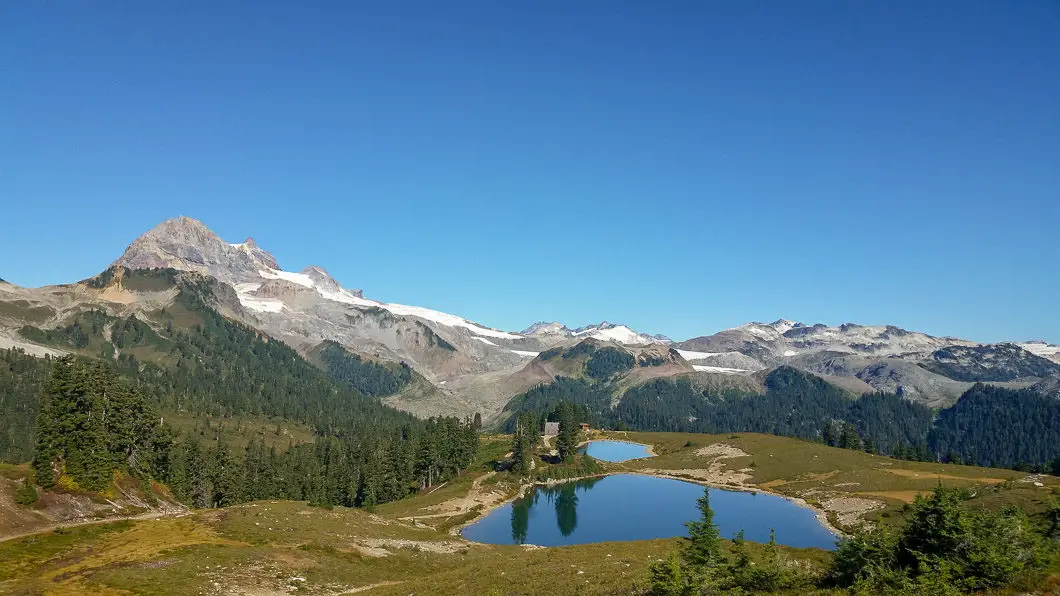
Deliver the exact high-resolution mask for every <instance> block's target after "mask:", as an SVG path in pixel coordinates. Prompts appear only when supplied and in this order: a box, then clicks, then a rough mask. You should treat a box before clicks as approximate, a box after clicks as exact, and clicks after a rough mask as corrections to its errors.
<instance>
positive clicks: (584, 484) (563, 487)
mask: <svg viewBox="0 0 1060 596" xmlns="http://www.w3.org/2000/svg"><path fill="white" fill-rule="evenodd" d="M601 480H603V478H602V477H600V478H587V479H585V480H578V481H576V482H565V483H563V484H557V485H555V486H539V487H536V488H534V489H533V490H532V491H530V494H529V495H527V496H526V497H523V498H522V499H516V500H515V502H513V503H512V540H513V541H514V542H515V543H516V544H523V543H525V542H526V533H527V529H528V527H529V526H530V510H531V509H532V508H533V507H534V506H535V505H537V503H538V499H540V498H541V495H542V494H544V495H545V499H546V500H547V501H548V502H549V503H552V505H553V506H554V507H555V509H556V525H558V526H559V531H560V534H562V535H564V536H570V535H571V534H573V533H574V529H575V528H577V527H578V494H577V491H579V490H580V491H587V490H589V489H591V488H592V487H593V486H595V485H596V483H597V482H600V481H601Z"/></svg>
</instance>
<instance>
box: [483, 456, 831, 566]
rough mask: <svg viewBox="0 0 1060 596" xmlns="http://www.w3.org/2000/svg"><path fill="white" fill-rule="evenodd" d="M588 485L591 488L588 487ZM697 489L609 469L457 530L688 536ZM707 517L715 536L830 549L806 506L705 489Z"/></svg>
mask: <svg viewBox="0 0 1060 596" xmlns="http://www.w3.org/2000/svg"><path fill="white" fill-rule="evenodd" d="M590 489H592V490H590ZM701 496H703V487H702V486H700V485H698V484H692V483H688V482H682V481H680V480H673V479H670V478H657V477H653V476H640V475H630V474H616V475H612V476H604V477H601V478H593V479H589V480H581V481H577V482H571V483H565V484H559V485H555V486H541V487H537V488H535V489H533V490H531V491H530V493H529V494H528V495H527V496H525V497H523V498H521V499H517V500H515V501H513V502H511V503H506V504H504V505H502V506H500V507H498V508H497V509H496V510H494V511H493V512H491V513H490V514H488V515H486V516H485V517H484V518H482V519H480V520H478V521H476V522H475V523H473V524H471V525H470V526H468V527H466V528H464V530H463V531H462V534H463V535H464V537H465V538H467V539H469V540H474V541H476V542H486V543H489V544H536V545H539V546H563V545H569V544H585V543H589V542H608V541H615V540H648V539H652V538H668V537H672V536H684V535H686V534H687V528H685V522H687V521H689V520H692V519H696V518H698V517H699V511H698V510H697V509H696V499H698V498H699V497H701ZM710 504H711V507H712V508H713V509H714V514H715V517H714V522H715V523H716V524H718V530H719V531H720V532H721V535H722V536H732V535H733V534H734V533H735V532H738V531H741V530H743V531H744V532H745V533H746V537H747V539H748V540H751V541H754V542H766V541H768V540H769V533H770V530H771V529H775V530H776V537H777V542H778V543H780V544H785V545H788V546H796V547H808V546H813V547H818V548H825V549H831V548H834V545H835V536H833V535H832V534H831V533H830V532H829V531H828V530H827V529H826V528H825V527H823V526H822V525H821V524H820V522H819V521H818V520H817V517H816V516H815V515H814V512H813V511H811V510H810V509H807V508H804V507H799V506H798V505H796V504H794V503H792V502H791V501H788V500H787V499H783V498H780V497H778V496H774V495H769V494H762V493H758V494H753V493H742V492H733V491H726V490H721V489H710Z"/></svg>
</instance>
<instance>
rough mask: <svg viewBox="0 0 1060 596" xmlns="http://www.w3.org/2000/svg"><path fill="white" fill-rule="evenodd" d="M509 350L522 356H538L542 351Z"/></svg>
mask: <svg viewBox="0 0 1060 596" xmlns="http://www.w3.org/2000/svg"><path fill="white" fill-rule="evenodd" d="M508 351H509V352H511V353H512V354H518V355H520V356H527V357H529V358H537V355H538V354H540V353H541V352H527V351H524V350H508Z"/></svg>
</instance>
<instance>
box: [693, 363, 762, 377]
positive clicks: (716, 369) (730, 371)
mask: <svg viewBox="0 0 1060 596" xmlns="http://www.w3.org/2000/svg"><path fill="white" fill-rule="evenodd" d="M692 368H694V369H696V370H698V371H700V372H711V373H720V374H723V375H742V374H744V373H749V372H751V371H749V370H747V369H744V368H725V367H724V366H704V365H702V364H693V365H692Z"/></svg>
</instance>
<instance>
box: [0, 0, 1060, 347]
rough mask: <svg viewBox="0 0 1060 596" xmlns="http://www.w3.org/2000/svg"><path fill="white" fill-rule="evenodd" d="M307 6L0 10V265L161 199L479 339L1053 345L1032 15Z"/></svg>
mask: <svg viewBox="0 0 1060 596" xmlns="http://www.w3.org/2000/svg"><path fill="white" fill-rule="evenodd" d="M163 4H166V6H162V5H163ZM304 4H308V3H293V2H246V3H237V2H219V3H218V2H180V3H143V2H107V3H54V2H52V3H43V2H28V3H15V4H11V5H9V6H7V7H5V9H4V12H5V14H4V17H3V19H2V20H0V60H2V62H0V64H2V72H3V78H4V81H5V82H4V91H3V92H2V94H0V131H2V132H0V202H2V205H3V209H2V213H3V219H2V222H3V223H2V227H0V230H2V234H0V276H2V277H3V278H5V279H8V280H9V281H12V282H14V283H18V284H20V285H25V286H37V285H43V284H51V283H60V282H68V281H72V280H76V279H82V278H85V277H88V276H90V275H93V274H95V273H97V272H99V271H101V270H102V269H104V268H105V267H106V266H107V265H108V263H110V262H111V261H112V260H114V259H115V258H117V256H118V255H119V254H120V253H121V251H122V250H123V249H124V247H125V246H126V245H127V244H128V243H129V242H131V241H132V240H133V239H134V238H135V237H136V236H137V235H139V234H140V233H142V232H143V231H145V230H147V229H148V228H150V227H152V226H153V225H155V224H157V223H159V222H160V221H162V220H164V219H166V218H168V217H173V216H176V215H187V216H191V217H195V218H198V219H201V220H203V221H204V222H205V223H206V224H207V225H208V226H210V227H211V228H213V229H214V230H215V231H217V232H218V233H219V234H221V236H222V237H224V238H226V239H229V240H231V241H233V242H237V241H241V240H243V239H244V238H245V237H247V236H253V237H254V238H255V239H256V240H257V241H258V243H259V244H260V245H262V246H263V247H265V248H267V249H269V250H271V251H272V252H273V253H274V254H275V255H276V256H277V258H278V259H279V261H280V263H281V265H282V266H283V267H284V268H286V269H289V270H300V269H302V268H303V267H305V266H306V265H309V264H317V265H321V266H323V267H325V268H327V269H328V270H329V271H330V272H331V273H332V275H334V276H335V277H336V278H337V279H339V281H341V282H342V283H343V284H344V285H347V286H349V287H358V288H364V289H365V294H366V296H369V297H373V298H376V299H381V300H386V301H392V302H402V303H406V304H418V305H423V306H430V307H432V308H437V309H440V310H445V311H448V312H453V313H456V314H460V315H463V316H466V317H468V318H472V319H474V320H477V321H479V322H482V323H484V324H487V325H491V326H495V327H499V328H504V329H521V328H522V327H524V326H526V325H528V324H530V323H532V322H533V321H535V320H539V319H545V320H560V321H563V322H565V323H567V324H568V325H571V326H575V325H582V324H586V323H589V322H596V321H599V320H601V319H607V320H612V321H620V322H625V323H628V324H630V325H631V326H634V327H635V328H637V329H639V330H642V331H647V332H651V333H666V334H668V335H671V336H673V337H675V338H680V339H683V338H687V337H691V336H696V335H702V334H706V333H711V332H714V331H716V330H719V329H722V328H726V327H731V326H734V325H739V324H742V323H744V322H747V321H751V320H774V319H777V318H780V317H785V318H791V319H797V320H801V321H806V322H817V321H821V322H825V323H841V322H846V321H853V322H861V323H866V324H868V323H893V324H897V325H901V326H904V327H907V328H912V329H918V330H923V331H927V332H929V333H935V334H948V335H959V336H964V337H969V338H972V339H978V340H981V341H996V340H1002V339H1021V340H1022V339H1032V338H1043V339H1047V340H1051V341H1053V342H1060V317H1058V316H1057V314H1058V313H1057V307H1058V305H1060V275H1058V271H1057V266H1058V263H1060V235H1058V234H1057V228H1058V224H1060V4H1058V3H1057V2H1052V1H1047V0H1037V1H1035V0H1029V1H1027V2H1014V3H1002V2H995V1H993V0H990V1H968V0H960V1H957V0H940V1H938V2H913V1H902V2H886V3H884V2H876V3H867V2H857V3H855V2H845V1H840V0H836V1H832V2H825V1H813V0H811V1H808V2H719V3H715V2H705V1H703V2H700V1H690V2H629V3H625V2H617V1H611V0H607V1H598V2H592V1H580V2H566V1H560V0H556V1H551V0H546V1H543V2H494V1H483V2H472V3H465V2H447V3H437V2H424V3H413V2H406V1H397V2H334V3H314V4H312V5H311V6H305V5H304Z"/></svg>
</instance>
